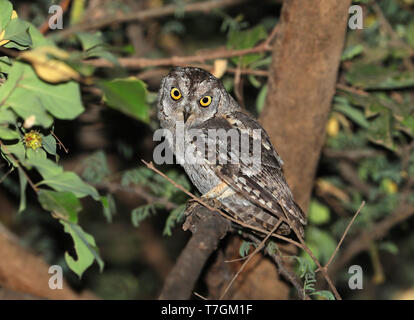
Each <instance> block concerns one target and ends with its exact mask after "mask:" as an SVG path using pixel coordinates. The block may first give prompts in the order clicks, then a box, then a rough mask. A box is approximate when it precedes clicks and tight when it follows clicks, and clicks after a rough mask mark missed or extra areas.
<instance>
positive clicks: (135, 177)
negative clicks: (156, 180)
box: [121, 167, 154, 187]
mask: <svg viewBox="0 0 414 320" xmlns="http://www.w3.org/2000/svg"><path fill="white" fill-rule="evenodd" d="M153 176H154V174H153V171H151V170H150V169H148V168H144V167H142V168H137V169H132V170H127V171H125V172H124V173H123V174H122V178H121V185H122V186H123V187H127V186H129V185H130V184H135V185H140V184H143V183H146V182H147V181H148V180H149V179H150V178H151V177H153Z"/></svg>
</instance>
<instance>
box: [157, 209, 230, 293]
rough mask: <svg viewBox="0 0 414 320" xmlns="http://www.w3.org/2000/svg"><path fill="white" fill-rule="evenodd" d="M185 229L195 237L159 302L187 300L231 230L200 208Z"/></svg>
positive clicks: (213, 215) (224, 223) (188, 244)
mask: <svg viewBox="0 0 414 320" xmlns="http://www.w3.org/2000/svg"><path fill="white" fill-rule="evenodd" d="M184 228H189V229H190V230H191V232H192V233H193V236H192V237H191V239H190V241H189V242H188V243H187V245H186V247H185V248H184V250H183V251H182V252H181V254H180V256H179V258H178V260H177V263H176V264H175V266H174V268H173V270H172V271H171V273H170V274H169V275H168V277H167V279H166V281H165V283H164V287H163V289H162V291H161V294H160V297H159V299H160V300H168V299H175V300H177V299H178V300H184V299H189V298H190V297H191V294H192V292H193V289H194V286H195V284H196V282H197V280H198V278H199V276H200V274H201V271H202V269H203V267H204V265H205V263H206V261H207V259H208V258H209V257H210V255H211V254H212V253H213V252H214V251H215V250H216V249H217V246H218V243H219V241H220V240H221V239H222V238H223V237H224V236H225V235H226V233H227V232H228V231H229V230H230V228H231V227H230V221H229V220H227V219H225V218H224V217H222V216H220V215H219V214H217V213H216V212H212V211H210V210H209V209H207V208H205V207H203V206H201V205H197V207H196V208H195V209H194V210H193V213H191V215H189V216H188V218H187V221H186V223H185V224H184Z"/></svg>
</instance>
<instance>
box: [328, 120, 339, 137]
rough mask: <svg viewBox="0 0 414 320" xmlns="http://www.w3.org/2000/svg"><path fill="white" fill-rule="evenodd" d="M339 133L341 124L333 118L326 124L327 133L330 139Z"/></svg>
mask: <svg viewBox="0 0 414 320" xmlns="http://www.w3.org/2000/svg"><path fill="white" fill-rule="evenodd" d="M338 132H339V122H338V120H337V119H336V118H334V117H331V118H329V120H328V123H327V124H326V133H327V134H328V136H330V137H335V136H336V135H337V134H338Z"/></svg>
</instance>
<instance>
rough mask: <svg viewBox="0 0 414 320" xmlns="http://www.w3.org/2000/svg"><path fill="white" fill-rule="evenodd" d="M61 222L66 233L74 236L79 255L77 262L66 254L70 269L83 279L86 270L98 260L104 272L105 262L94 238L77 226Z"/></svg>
mask: <svg viewBox="0 0 414 320" xmlns="http://www.w3.org/2000/svg"><path fill="white" fill-rule="evenodd" d="M59 222H60V223H61V224H62V225H63V227H64V230H65V232H66V233H68V234H70V235H71V236H72V239H73V242H74V246H75V251H76V255H77V259H76V260H75V259H74V258H73V257H72V256H70V255H69V253H68V252H65V260H66V263H67V264H68V266H69V268H70V269H71V270H72V271H73V272H75V273H76V274H77V275H78V276H79V278H81V277H82V274H83V273H84V272H85V270H86V269H88V268H89V267H90V266H91V265H92V263H93V261H94V260H96V262H97V263H98V265H99V268H100V270H101V272H102V270H103V267H104V262H103V261H102V259H101V257H100V256H99V252H98V248H97V247H96V244H95V239H94V238H93V236H91V235H90V234H88V233H86V232H85V231H83V230H82V228H81V227H80V226H78V225H77V224H74V223H71V222H66V221H63V220H59Z"/></svg>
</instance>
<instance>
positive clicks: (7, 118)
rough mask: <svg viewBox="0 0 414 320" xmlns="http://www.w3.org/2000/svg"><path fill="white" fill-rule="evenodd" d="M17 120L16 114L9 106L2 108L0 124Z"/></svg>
mask: <svg viewBox="0 0 414 320" xmlns="http://www.w3.org/2000/svg"><path fill="white" fill-rule="evenodd" d="M15 122H16V116H15V115H14V113H13V111H11V110H10V109H9V108H7V109H6V108H0V124H3V123H15Z"/></svg>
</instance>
